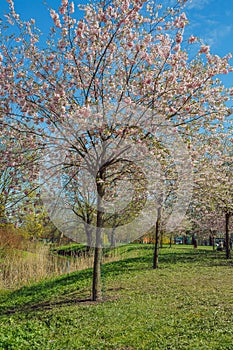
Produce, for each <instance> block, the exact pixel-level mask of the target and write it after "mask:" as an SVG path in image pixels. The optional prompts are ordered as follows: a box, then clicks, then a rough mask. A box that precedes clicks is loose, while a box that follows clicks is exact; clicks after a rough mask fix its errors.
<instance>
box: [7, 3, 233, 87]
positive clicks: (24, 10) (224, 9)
mask: <svg viewBox="0 0 233 350" xmlns="http://www.w3.org/2000/svg"><path fill="white" fill-rule="evenodd" d="M160 1H161V3H163V0H160ZM74 2H75V3H76V4H77V3H79V4H81V3H86V2H87V0H83V1H82V0H79V1H78V0H74ZM47 4H48V6H50V7H52V8H55V9H56V8H58V7H59V6H60V0H47ZM15 8H16V11H17V12H18V13H19V14H21V15H23V17H24V18H25V19H30V18H35V19H36V22H37V25H38V26H39V28H40V29H41V30H42V31H44V32H46V31H47V30H48V27H49V21H50V18H49V15H48V11H47V9H46V6H45V5H44V4H43V0H15ZM7 9H8V4H7V1H6V0H0V18H1V17H2V15H3V13H4V11H7ZM185 12H186V14H187V17H188V19H189V21H190V24H189V26H188V28H187V30H188V32H189V33H190V34H193V35H197V36H198V37H200V38H202V39H203V41H204V42H205V43H206V44H208V45H210V46H211V51H212V52H213V53H215V54H218V55H220V56H223V55H226V54H227V53H229V52H232V53H233V0H192V1H191V2H190V0H189V4H188V5H187V6H186V9H185ZM232 64H233V60H232ZM222 80H223V81H224V83H225V84H226V85H227V86H232V85H233V78H232V77H230V76H224V77H223V78H222Z"/></svg>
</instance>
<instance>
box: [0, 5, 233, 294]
mask: <svg viewBox="0 0 233 350" xmlns="http://www.w3.org/2000/svg"><path fill="white" fill-rule="evenodd" d="M7 1H8V3H9V7H10V13H9V14H7V15H5V19H4V21H3V22H2V24H1V39H0V48H1V56H0V94H1V105H0V111H1V121H0V122H1V126H2V130H3V133H2V134H1V135H0V138H1V142H2V140H3V141H4V143H5V144H6V146H7V148H8V149H9V148H10V147H11V140H12V139H17V140H20V142H21V144H22V147H25V145H27V146H29V145H30V149H32V150H34V151H35V152H36V151H39V150H41V149H43V150H44V154H45V157H44V158H43V162H44V163H46V164H47V165H48V166H47V168H48V170H49V172H48V174H47V179H49V180H50V179H51V178H52V177H53V176H54V178H57V177H59V176H60V177H61V178H62V174H63V173H64V172H65V170H66V169H67V168H69V174H70V176H71V178H72V177H74V176H75V175H76V174H79V175H80V174H81V172H82V171H83V172H84V173H85V174H87V173H89V174H91V178H92V180H90V181H93V183H94V185H93V186H94V187H95V189H96V194H97V195H96V203H95V205H96V232H95V239H94V245H95V258H94V272H93V288H92V299H93V300H99V299H101V274H100V266H101V265H100V264H101V254H102V238H101V235H102V232H103V228H104V206H105V202H104V198H106V194H107V191H108V186H109V184H108V181H107V176H108V172H109V171H110V169H115V168H117V169H118V171H120V172H121V171H123V169H124V166H125V164H136V165H137V166H138V164H140V165H141V166H142V164H143V159H144V163H145V159H146V158H145V150H144V151H143V147H142V148H140V147H139V145H140V144H142V145H144V146H145V144H146V143H145V142H144V143H143V142H142V139H144V140H147V139H148V138H151V137H154V138H155V139H156V138H158V139H159V138H160V137H161V135H163V136H164V135H166V133H167V130H168V129H169V130H171V129H172V128H173V129H174V130H173V131H174V133H176V132H179V130H180V129H181V128H182V130H183V133H184V134H185V135H186V136H187V138H188V135H189V134H190V133H191V132H194V131H199V130H200V128H202V130H208V127H209V125H210V124H211V122H213V121H215V123H221V122H222V120H223V119H224V118H225V116H226V115H227V109H228V108H227V106H226V101H227V100H229V98H230V96H231V94H232V91H231V90H227V89H225V88H224V86H223V85H222V84H221V82H220V81H219V79H218V78H217V79H216V76H219V75H220V74H227V73H228V72H230V71H232V68H231V66H230V64H229V60H230V57H231V56H230V55H228V56H226V57H223V58H220V57H219V56H217V55H214V54H212V53H211V52H210V48H209V46H207V45H205V44H204V43H202V42H201V41H200V40H198V39H197V38H196V37H194V36H191V37H186V35H185V27H186V25H187V24H188V19H187V17H186V15H185V13H184V12H183V6H184V5H185V3H186V0H177V1H173V2H172V6H171V7H170V8H165V7H163V6H162V5H160V4H157V2H156V1H146V0H132V1H128V0H110V1H107V0H99V1H96V2H94V3H90V4H88V5H85V6H83V10H84V14H83V16H82V18H81V19H78V18H77V17H76V16H75V13H76V12H75V11H76V8H75V5H74V3H73V2H69V1H68V0H62V1H61V6H60V8H59V9H58V10H55V9H51V10H50V15H51V18H52V20H53V23H54V25H53V27H52V28H51V32H50V36H49V38H48V40H47V42H46V44H42V43H40V32H39V30H38V29H37V28H36V25H35V20H34V19H30V20H28V21H24V20H23V19H21V18H20V16H19V15H18V14H17V13H16V11H15V9H14V3H13V0H7ZM170 3H171V2H170ZM6 135H7V136H6ZM136 148H138V149H140V151H138V152H135V149H136ZM46 152H47V154H46ZM150 152H151V150H150V149H149V150H148V153H146V155H147V154H148V155H149V154H150V155H151V153H150ZM143 153H144V158H143ZM152 153H153V152H152ZM48 154H49V155H48ZM136 154H139V155H136ZM153 154H154V153H153ZM62 155H64V157H63V156H62ZM129 155H130V156H129ZM9 157H11V156H10V150H9ZM137 157H138V158H137ZM129 158H130V159H129ZM139 158H140V159H139ZM140 162H141V163H140ZM152 163H153V162H152ZM145 164H146V163H145ZM32 168H33V167H32ZM142 168H143V167H142ZM146 168H147V166H145V165H144V169H143V170H144V171H146ZM30 170H33V169H30ZM151 173H152V171H151ZM33 174H35V171H34V172H33V171H31V176H33ZM132 174H133V172H132ZM80 176H81V175H80ZM85 176H87V175H85ZM111 181H112V182H114V178H112V179H111ZM45 182H46V181H45ZM151 182H152V181H148V183H149V185H148V186H149V187H150V186H152V184H151ZM41 183H42V181H41V182H40V183H39V184H41ZM54 184H55V188H54V192H55V194H57V193H58V192H59V191H60V187H59V186H58V184H56V183H55V182H54ZM56 186H57V187H56ZM61 187H62V186H61ZM149 192H150V193H149ZM151 192H153V191H151V188H149V189H147V191H146V193H147V195H148V193H149V196H150V197H151V198H152V197H153V194H152V193H151ZM155 197H156V196H155ZM156 198H157V199H158V196H157V197H156ZM157 199H156V200H157ZM156 210H157V205H156ZM154 221H155V219H154ZM142 226H143V224H142Z"/></svg>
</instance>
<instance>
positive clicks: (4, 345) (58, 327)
mask: <svg viewBox="0 0 233 350" xmlns="http://www.w3.org/2000/svg"><path fill="white" fill-rule="evenodd" d="M118 254H120V255H121V256H122V260H120V261H116V262H112V263H107V264H105V265H104V266H103V268H102V270H103V280H104V285H103V292H104V299H105V300H104V301H103V302H101V303H92V302H90V300H89V297H90V286H91V270H84V271H80V272H77V273H72V274H70V275H65V276H62V277H59V278H55V279H51V280H47V281H43V282H41V283H39V284H35V285H31V286H25V287H24V288H21V289H20V290H16V291H11V292H10V291H8V292H6V291H5V292H2V294H1V305H2V309H1V313H2V316H1V325H0V328H1V340H0V349H9V350H10V349H15V350H20V349H23V350H27V349H28V350H29V349H32V350H36V349H40V350H41V349H42V350H46V349H56V350H63V349H64V350H76V349H77V350H81V349H89V350H102V349H103V350H108V349H109V350H110V349H112V350H113V349H115V350H126V349H128V350H133V349H134V350H136V349H137V350H171V349H174V350H181V349H182V350H183V349H189V350H199V349H200V350H209V349H211V350H223V349H224V350H227V349H228V350H232V349H233V281H232V276H233V262H232V260H230V261H226V260H225V258H224V253H222V252H213V251H212V250H211V249H204V248H201V249H198V250H194V249H193V248H192V247H191V248H190V247H183V246H182V247H180V246H176V247H174V248H172V249H169V248H164V249H162V250H161V252H160V268H159V269H158V270H152V269H151V265H152V254H153V251H152V247H151V246H147V245H141V246H139V245H129V246H124V247H120V248H118Z"/></svg>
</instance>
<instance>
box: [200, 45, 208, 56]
mask: <svg viewBox="0 0 233 350" xmlns="http://www.w3.org/2000/svg"><path fill="white" fill-rule="evenodd" d="M209 52H210V47H209V46H208V45H201V48H200V50H199V53H204V54H208V53H209Z"/></svg>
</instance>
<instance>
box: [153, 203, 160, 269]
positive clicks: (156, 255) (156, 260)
mask: <svg viewBox="0 0 233 350" xmlns="http://www.w3.org/2000/svg"><path fill="white" fill-rule="evenodd" d="M160 219H161V208H158V216H157V220H156V224H155V246H154V257H153V269H158V267H159V227H160Z"/></svg>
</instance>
